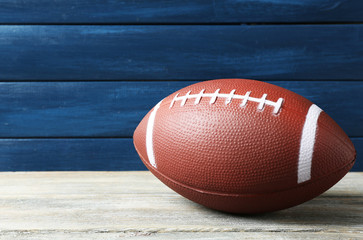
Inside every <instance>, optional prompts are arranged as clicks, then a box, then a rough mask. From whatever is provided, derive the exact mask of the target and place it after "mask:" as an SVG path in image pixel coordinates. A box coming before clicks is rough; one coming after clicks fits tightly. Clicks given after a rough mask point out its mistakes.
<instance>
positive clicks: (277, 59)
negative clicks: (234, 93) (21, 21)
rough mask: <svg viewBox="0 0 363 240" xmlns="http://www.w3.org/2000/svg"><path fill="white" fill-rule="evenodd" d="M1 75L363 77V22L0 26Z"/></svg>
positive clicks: (78, 77) (74, 77) (65, 77)
mask: <svg viewBox="0 0 363 240" xmlns="http://www.w3.org/2000/svg"><path fill="white" fill-rule="evenodd" d="M0 36H2V37H1V38H0V52H1V58H0V80H6V81H12V80H155V79H158V80H175V79H179V80H199V79H213V78H232V77H236V78H238V77H239V78H240V77H244V78H253V79H261V80H263V79H270V80H272V79H275V80H276V79H277V80H283V79H286V80H305V79H311V80H318V79H320V80H325V79H330V80H333V79H335V80H346V79H348V80H361V79H363V71H362V66H363V41H362V39H363V25H349V24H347V25H313V26H312V25H298V26H296V25H288V26H286V25H285V26H282V25H277V26H270V25H269V26H259V25H256V26H0Z"/></svg>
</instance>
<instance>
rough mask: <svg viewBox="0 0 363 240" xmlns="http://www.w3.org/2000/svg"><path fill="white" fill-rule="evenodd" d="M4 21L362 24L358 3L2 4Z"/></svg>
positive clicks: (157, 0) (161, 0) (81, 0)
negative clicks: (316, 22) (315, 22)
mask: <svg viewBox="0 0 363 240" xmlns="http://www.w3.org/2000/svg"><path fill="white" fill-rule="evenodd" d="M0 6H1V8H0V22H1V23H29V22H31V23H216V22H217V23H236V22H237V23H239V22H314V21H319V22H331V21H333V22H347V21H348V22H357V21H362V20H363V15H362V12H363V3H362V1H359V0H351V1H340V0H310V1H301V0H289V1H281V0H253V1H251V0H228V1H205V0H193V1H185V0H173V1H166V0H153V1H148V0H138V1H130V0H111V1H89V0H62V1H39V0H27V1H14V0H1V1H0Z"/></svg>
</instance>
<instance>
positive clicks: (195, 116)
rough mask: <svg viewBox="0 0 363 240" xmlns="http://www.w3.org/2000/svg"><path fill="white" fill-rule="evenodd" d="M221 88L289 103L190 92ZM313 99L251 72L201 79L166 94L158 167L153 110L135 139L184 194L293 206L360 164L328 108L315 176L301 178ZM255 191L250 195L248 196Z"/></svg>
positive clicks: (228, 206) (158, 123)
mask: <svg viewBox="0 0 363 240" xmlns="http://www.w3.org/2000/svg"><path fill="white" fill-rule="evenodd" d="M203 89H204V93H214V92H216V90H217V89H220V91H219V93H221V94H223V93H224V94H230V93H231V91H232V90H234V89H235V90H236V91H235V92H234V94H236V95H245V94H246V92H250V97H253V98H261V97H262V96H263V95H264V94H267V96H266V99H267V100H269V101H273V102H277V101H278V99H279V98H283V99H284V101H283V104H282V107H281V109H280V111H279V112H278V113H277V114H274V113H273V110H274V107H273V106H269V105H265V106H264V107H263V109H261V110H260V109H258V106H259V103H258V102H253V101H248V102H247V103H246V105H245V106H243V107H241V106H240V105H241V102H242V100H240V99H232V100H231V101H230V102H229V103H228V104H226V98H222V97H221V98H218V97H217V98H216V99H215V102H214V103H212V104H211V103H210V100H211V97H202V98H201V99H200V101H199V103H198V104H195V99H194V98H193V99H187V100H186V101H185V102H184V105H182V104H183V103H182V100H178V101H175V102H174V104H173V105H172V107H170V105H171V102H172V101H173V99H174V97H175V96H176V94H178V96H179V97H180V96H185V95H187V94H188V92H189V94H198V93H200V92H201V91H202V90H203ZM311 105H312V103H311V102H310V101H309V100H307V99H305V98H304V97H302V96H300V95H298V94H295V93H293V92H291V91H289V90H286V89H283V88H281V87H278V86H275V85H272V84H268V83H264V82H260V81H254V80H246V79H221V80H212V81H205V82H200V83H197V84H194V85H191V86H188V87H186V88H183V89H181V90H179V91H177V92H176V93H173V94H171V95H170V96H168V97H166V98H165V99H164V100H163V101H162V103H161V105H160V107H159V109H158V110H157V112H156V115H155V122H154V129H153V149H154V154H155V161H156V166H157V167H156V168H155V167H153V166H151V165H150V164H149V160H148V158H147V152H146V142H145V141H146V128H147V121H148V119H149V116H150V114H151V111H150V112H149V113H148V114H147V115H146V116H145V118H144V119H143V120H142V121H141V122H140V124H139V126H138V127H137V129H136V130H135V133H134V144H135V147H136V149H137V152H138V154H139V155H140V157H141V159H142V160H143V162H144V163H145V165H146V166H147V167H148V168H149V169H150V170H151V171H152V172H153V173H154V175H156V176H157V177H158V178H159V179H160V180H161V181H163V182H164V183H165V184H166V185H168V186H169V187H171V188H172V189H174V190H175V191H176V192H178V193H180V194H181V195H183V196H185V197H187V198H189V199H191V200H193V201H195V202H198V203H201V204H203V205H206V206H208V207H211V208H214V209H218V210H223V211H229V212H239V213H255V212H266V211H273V210H278V209H283V208H286V207H291V206H294V205H297V204H300V203H302V202H304V201H307V200H309V199H311V198H313V197H315V196H317V195H319V194H321V193H322V192H324V191H326V190H327V189H329V188H330V187H331V186H333V185H334V184H335V183H336V182H337V181H339V180H340V179H341V178H342V177H343V176H344V175H345V174H346V173H347V172H348V171H349V169H350V168H351V167H352V165H353V161H354V159H355V149H354V146H353V144H352V142H351V141H350V140H349V138H348V136H347V135H346V134H345V133H344V131H343V130H342V129H341V128H340V127H339V126H338V125H337V124H336V123H335V122H334V120H332V119H331V118H330V117H329V116H328V115H327V114H326V113H324V112H322V113H321V115H320V117H319V118H318V124H317V132H316V141H315V145H314V153H313V159H312V168H311V179H310V180H308V181H307V182H304V183H301V184H298V183H297V166H298V157H299V147H300V140H301V133H302V128H303V125H304V121H305V118H306V114H307V112H308V109H309V107H310V106H311ZM247 196H248V197H247Z"/></svg>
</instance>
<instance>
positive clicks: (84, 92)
mask: <svg viewBox="0 0 363 240" xmlns="http://www.w3.org/2000/svg"><path fill="white" fill-rule="evenodd" d="M192 83H195V82H190V81H158V82H151V81H145V82H139V81H130V82H118V81H117V82H113V81H111V82H107V81H104V82H6V83H4V82H3V83H0V138H17V137H23V138H24V137H25V138H27V137H28V138H29V137H131V136H132V134H133V130H134V129H135V128H136V126H137V124H138V123H139V122H140V121H141V119H142V118H143V117H144V116H145V115H146V113H147V112H148V111H149V110H150V109H151V108H152V107H153V106H154V105H155V104H157V103H158V102H159V101H160V100H161V99H163V98H164V97H166V96H168V95H170V94H172V93H173V92H175V91H176V90H179V89H181V88H183V87H185V86H188V85H190V84H192ZM270 83H272V84H275V85H278V86H281V87H284V88H287V89H289V90H291V91H293V92H296V93H298V94H300V95H302V96H304V97H306V98H308V99H309V100H311V101H312V102H314V103H315V104H317V105H318V106H320V107H321V108H322V109H323V110H324V111H325V112H327V113H328V114H329V115H330V116H331V117H332V118H333V119H334V120H335V121H336V122H337V123H338V124H339V125H340V126H341V127H342V128H343V129H344V130H345V131H346V132H347V134H348V135H349V136H355V137H362V136H363V124H362V122H363V105H362V102H363V94H362V93H363V81H351V82H347V81H270ZM246 91H247V90H246ZM243 94H244V93H243ZM252 94H253V93H252Z"/></svg>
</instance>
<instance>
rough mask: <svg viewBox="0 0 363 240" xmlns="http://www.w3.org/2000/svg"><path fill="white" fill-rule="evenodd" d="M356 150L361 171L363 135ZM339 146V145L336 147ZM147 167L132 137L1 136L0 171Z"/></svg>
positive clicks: (356, 143) (353, 139)
mask: <svg viewBox="0 0 363 240" xmlns="http://www.w3.org/2000/svg"><path fill="white" fill-rule="evenodd" d="M352 141H353V143H354V145H355V148H356V150H357V152H358V156H357V160H356V163H355V165H354V166H353V169H352V171H362V170H363V157H362V156H361V155H360V154H359V153H360V152H363V138H352ZM337 147H339V146H337ZM70 170H71V171H80V170H81V171H100V170H104V171H112V170H128V171H130V170H146V167H145V166H144V165H143V163H142V162H141V160H140V158H139V156H138V155H137V153H136V151H135V149H134V146H133V143H132V139H131V138H125V139H117V138H112V139H91V138H89V139H1V140H0V171H70Z"/></svg>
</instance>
